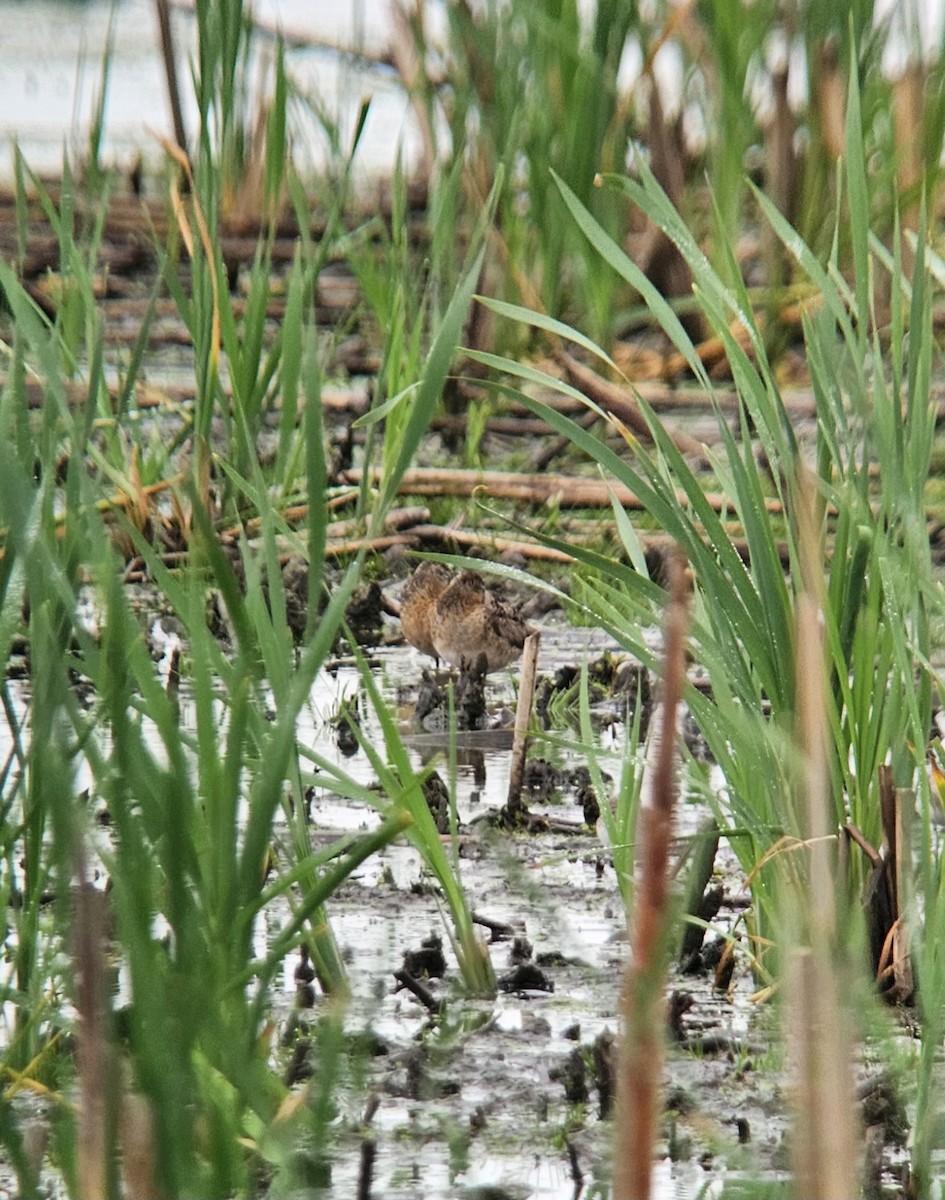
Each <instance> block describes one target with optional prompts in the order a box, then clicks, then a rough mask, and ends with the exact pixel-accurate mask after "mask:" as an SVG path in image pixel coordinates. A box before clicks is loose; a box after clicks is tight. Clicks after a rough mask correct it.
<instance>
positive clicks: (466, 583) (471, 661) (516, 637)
mask: <svg viewBox="0 0 945 1200" xmlns="http://www.w3.org/2000/svg"><path fill="white" fill-rule="evenodd" d="M429 630H430V637H431V640H432V642H433V648H434V653H435V654H436V655H437V656H438V657H439V658H443V659H445V660H446V661H447V662H448V663H450V664H451V665H452V666H454V667H462V666H469V667H473V668H475V669H478V670H482V671H484V672H485V673H486V674H489V673H490V672H492V671H500V670H501V669H502V668H503V667H507V666H508V665H509V663H512V662H515V660H516V659H517V658H518V657H519V655H520V654H521V653H522V647H523V646H524V645H525V639H526V638H527V637H528V635H529V634H530V633H533V632H534V630H533V629H532V628H531V626H530V625H528V624H527V622H525V621H523V620H522V618H521V617H520V616H519V615H518V613H517V612H515V611H514V609H511V608H509V606H508V605H507V604H505V603H504V602H503V601H502V600H500V599H499V598H498V597H497V596H495V595H494V594H493V593H492V592H490V591H489V590H488V588H487V587H486V585H485V584H484V583H483V581H482V577H481V576H480V575H477V574H476V572H475V571H460V573H459V574H458V575H456V576H454V577H453V578H452V580H450V582H449V584H448V585H447V586H446V587H445V588H444V589H443V590H442V592H440V594H439V596H438V597H437V599H436V602H435V604H434V606H433V610H432V613H431V615H430V625H429ZM414 644H415V645H416V644H417V643H414Z"/></svg>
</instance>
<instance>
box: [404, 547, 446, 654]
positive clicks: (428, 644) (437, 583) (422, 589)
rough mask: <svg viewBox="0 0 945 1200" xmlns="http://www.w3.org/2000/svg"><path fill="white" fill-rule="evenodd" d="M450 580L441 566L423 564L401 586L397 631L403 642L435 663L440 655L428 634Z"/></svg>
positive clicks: (428, 563)
mask: <svg viewBox="0 0 945 1200" xmlns="http://www.w3.org/2000/svg"><path fill="white" fill-rule="evenodd" d="M452 578H453V577H452V575H451V574H450V572H449V571H448V570H447V569H446V567H444V566H443V565H442V564H441V563H435V562H422V563H421V564H420V566H419V567H417V569H416V570H415V571H414V573H413V574H412V575H411V576H410V578H409V579H408V580H407V582H406V583H405V584H404V590H403V592H402V593H401V597H400V627H401V629H402V630H403V634H404V638H405V639H406V641H408V642H409V643H410V644H411V646H416V648H417V649H418V650H422V651H423V653H424V654H429V655H430V657H431V658H435V659H437V661H439V654H438V653H437V650H436V647H435V646H434V645H433V638H432V636H431V633H430V626H431V623H432V618H433V609H434V607H435V605H436V602H437V600H438V599H439V598H440V596H441V595H442V594H443V592H444V591H445V590H446V588H447V587H448V586H449V583H450V580H451V579H452Z"/></svg>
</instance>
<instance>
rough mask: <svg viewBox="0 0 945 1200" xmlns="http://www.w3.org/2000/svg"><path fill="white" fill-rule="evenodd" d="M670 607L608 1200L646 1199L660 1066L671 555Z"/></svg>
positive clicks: (672, 770) (682, 663)
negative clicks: (610, 1191)
mask: <svg viewBox="0 0 945 1200" xmlns="http://www.w3.org/2000/svg"><path fill="white" fill-rule="evenodd" d="M668 570H669V607H668V608H667V610H666V645H665V651H664V659H663V692H662V697H661V708H662V724H661V727H660V730H659V734H658V736H659V743H658V746H657V754H656V764H655V772H654V776H653V788H652V792H651V795H650V799H649V803H648V804H646V805H645V806H644V807H643V808H642V809H641V812H640V838H639V852H638V853H639V857H638V860H637V861H638V879H637V890H636V895H635V903H634V908H633V913H632V916H631V955H630V960H629V964H628V967H627V973H626V979H625V981H624V987H623V994H622V997H621V1007H622V1010H623V1030H624V1034H623V1043H622V1046H621V1053H620V1071H619V1079H618V1081H617V1126H616V1129H617V1141H616V1146H615V1150H614V1200H646V1197H648V1196H649V1195H650V1182H651V1172H652V1163H653V1146H654V1142H655V1140H656V1128H657V1122H658V1120H659V1089H660V1075H661V1069H662V1060H663V1029H664V1025H665V1021H664V1019H663V984H664V977H665V974H666V923H667V910H668V893H669V889H668V874H669V871H668V868H669V847H670V840H671V837H672V822H673V806H674V803H675V798H676V754H675V750H676V713H677V710H678V707H679V703H680V699H681V696H682V689H683V684H684V681H685V676H686V629H687V626H688V604H687V601H688V584H687V579H686V572H685V560H684V558H683V556H682V554H681V553H679V552H678V551H677V552H676V553H675V554H673V555H672V556H671V557H670V559H669V563H668Z"/></svg>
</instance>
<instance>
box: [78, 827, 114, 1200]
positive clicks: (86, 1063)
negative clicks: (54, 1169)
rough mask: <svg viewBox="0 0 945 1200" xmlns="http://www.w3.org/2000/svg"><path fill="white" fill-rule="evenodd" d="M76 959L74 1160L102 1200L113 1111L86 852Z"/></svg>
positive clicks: (95, 899) (98, 916)
mask: <svg viewBox="0 0 945 1200" xmlns="http://www.w3.org/2000/svg"><path fill="white" fill-rule="evenodd" d="M75 858H76V879H77V883H76V889H75V910H74V916H73V938H74V942H73V957H74V961H75V969H76V1011H77V1013H78V1018H79V1020H78V1024H77V1028H76V1063H77V1075H78V1084H79V1107H78V1137H77V1145H76V1152H77V1153H76V1160H77V1167H78V1177H79V1193H80V1195H81V1196H83V1197H84V1198H86V1200H98V1198H101V1200H104V1197H106V1196H109V1195H112V1194H113V1191H114V1183H115V1174H114V1172H115V1157H114V1146H115V1128H114V1123H115V1112H116V1104H117V1097H116V1096H115V1093H114V1088H113V1087H112V1085H113V1084H114V1082H115V1080H114V1079H112V1078H111V1074H112V1072H111V1070H110V1052H109V1046H108V1037H107V1033H106V1012H107V1005H106V991H105V954H104V945H105V897H104V895H103V894H102V893H101V892H100V891H98V890H97V889H96V888H95V887H94V886H93V884H91V883H90V882H89V881H88V878H87V872H86V860H85V852H84V849H83V848H82V847H81V846H80V847H78V848H77V850H76V855H75Z"/></svg>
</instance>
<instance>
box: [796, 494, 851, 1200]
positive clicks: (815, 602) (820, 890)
mask: <svg viewBox="0 0 945 1200" xmlns="http://www.w3.org/2000/svg"><path fill="white" fill-rule="evenodd" d="M798 497H799V504H798V542H799V546H800V562H801V577H802V580H803V591H802V592H801V594H800V595H799V596H798V598H797V607H796V613H797V617H796V620H797V669H796V679H797V696H796V712H797V741H798V744H799V749H800V751H801V754H802V760H803V764H804V769H803V776H802V778H801V782H800V786H801V788H802V790H803V796H802V803H801V804H800V805H798V809H799V811H800V812H801V813H803V819H804V820H805V821H806V825H807V828H806V829H803V830H800V831H799V832H800V833H801V834H802V836H804V837H806V838H807V839H808V840H809V850H808V852H809V855H810V875H809V883H808V885H807V886H801V887H799V888H796V889H794V892H793V898H794V900H795V905H796V907H795V909H794V911H793V912H788V914H786V915H787V919H788V921H790V922H791V923H792V924H793V925H794V927H795V929H796V931H797V940H796V943H795V946H794V948H793V951H792V953H791V955H790V957H789V960H788V964H787V967H788V969H787V988H786V1003H785V1006H784V1020H785V1023H786V1027H787V1037H788V1040H789V1042H790V1043H791V1044H792V1047H793V1051H794V1053H793V1054H792V1055H791V1058H792V1060H793V1062H794V1064H795V1069H796V1076H795V1087H794V1089H793V1100H794V1107H795V1114H794V1135H793V1137H792V1139H791V1149H792V1158H793V1165H794V1193H795V1195H796V1196H798V1197H809V1198H811V1200H814V1198H816V1200H841V1198H842V1197H844V1196H855V1195H857V1194H858V1193H859V1169H858V1153H857V1146H858V1143H859V1138H858V1131H857V1125H856V1112H857V1108H856V1103H855V1091H854V1087H853V1079H852V1074H851V1064H852V1061H853V1057H852V1036H851V1028H850V1026H851V1016H850V1012H849V1006H848V1002H847V1001H846V999H845V996H844V992H845V981H844V970H845V960H844V957H843V954H842V952H841V951H842V946H841V938H840V934H839V929H838V911H837V905H838V897H837V890H836V836H835V835H836V823H835V818H834V816H833V809H832V804H831V791H830V789H831V779H830V767H829V749H828V741H827V739H828V724H827V669H826V655H825V650H824V639H823V627H824V622H823V604H824V598H823V591H824V581H823V565H822V564H823V557H822V553H821V536H820V527H819V525H818V523H817V519H816V509H815V499H816V494H815V491H814V488H813V485H812V484H811V483H810V481H809V479H808V478H807V477H806V476H805V475H804V474H802V475H801V476H800V478H799V480H798Z"/></svg>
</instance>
